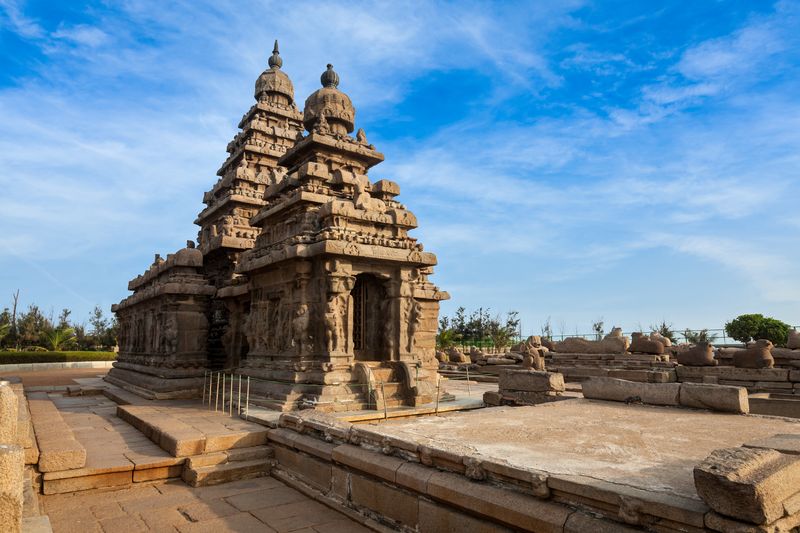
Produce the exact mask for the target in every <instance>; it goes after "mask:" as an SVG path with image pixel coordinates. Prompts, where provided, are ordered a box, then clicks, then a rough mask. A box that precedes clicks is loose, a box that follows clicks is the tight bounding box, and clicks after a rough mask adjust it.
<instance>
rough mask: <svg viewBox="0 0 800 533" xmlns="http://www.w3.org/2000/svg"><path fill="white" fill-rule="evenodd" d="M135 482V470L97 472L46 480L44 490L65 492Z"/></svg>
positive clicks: (57, 492)
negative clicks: (109, 472)
mask: <svg viewBox="0 0 800 533" xmlns="http://www.w3.org/2000/svg"><path fill="white" fill-rule="evenodd" d="M132 482H133V471H132V470H129V471H127V472H113V473H111V474H97V475H94V476H80V477H69V478H63V479H53V480H50V481H47V480H45V481H44V483H43V486H42V488H43V492H44V493H45V494H63V493H66V492H78V491H81V490H90V489H102V488H108V487H119V486H123V485H130V484H131V483H132Z"/></svg>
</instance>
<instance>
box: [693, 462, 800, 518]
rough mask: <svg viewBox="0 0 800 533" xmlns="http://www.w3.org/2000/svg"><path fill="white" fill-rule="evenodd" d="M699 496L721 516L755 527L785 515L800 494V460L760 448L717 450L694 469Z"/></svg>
mask: <svg viewBox="0 0 800 533" xmlns="http://www.w3.org/2000/svg"><path fill="white" fill-rule="evenodd" d="M694 482H695V488H696V489H697V494H698V495H699V496H700V497H701V498H702V499H703V501H705V502H706V504H708V506H709V507H711V508H712V509H713V510H714V511H716V512H717V513H719V514H721V515H723V516H726V517H730V518H734V519H738V520H743V521H745V522H749V523H751V524H768V523H770V522H774V521H775V520H777V519H779V518H781V517H782V516H783V514H784V501H785V500H787V499H788V498H789V497H791V496H793V495H794V494H796V493H797V492H800V457H798V456H793V455H787V454H782V453H780V452H777V451H775V450H770V449H760V448H724V449H721V450H715V451H713V452H712V453H711V455H709V456H708V457H707V458H706V459H705V460H704V461H703V462H702V463H700V464H699V465H697V466H696V467H695V468H694Z"/></svg>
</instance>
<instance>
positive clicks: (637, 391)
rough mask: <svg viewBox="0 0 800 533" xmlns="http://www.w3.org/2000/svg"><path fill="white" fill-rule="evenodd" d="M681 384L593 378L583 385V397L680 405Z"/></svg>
mask: <svg viewBox="0 0 800 533" xmlns="http://www.w3.org/2000/svg"><path fill="white" fill-rule="evenodd" d="M680 388H681V384H680V383H639V382H636V381H625V380H622V379H615V378H602V377H601V378H591V379H589V380H587V381H585V382H584V383H583V396H584V397H585V398H589V399H594V400H611V401H616V402H624V401H632V400H633V401H642V402H643V403H647V404H651V405H680V402H679V395H680Z"/></svg>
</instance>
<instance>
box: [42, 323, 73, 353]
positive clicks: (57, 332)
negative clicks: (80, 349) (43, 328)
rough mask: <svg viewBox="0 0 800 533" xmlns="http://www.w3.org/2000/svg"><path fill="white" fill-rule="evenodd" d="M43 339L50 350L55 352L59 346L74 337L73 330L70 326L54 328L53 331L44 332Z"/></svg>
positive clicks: (59, 348)
mask: <svg viewBox="0 0 800 533" xmlns="http://www.w3.org/2000/svg"><path fill="white" fill-rule="evenodd" d="M44 338H45V341H46V343H47V345H48V346H49V347H50V350H52V351H54V352H57V351H59V350H61V347H62V346H63V345H64V344H66V343H68V342H70V341H71V340H73V339H75V330H74V329H72V328H55V329H54V330H53V331H51V332H49V333H45V334H44Z"/></svg>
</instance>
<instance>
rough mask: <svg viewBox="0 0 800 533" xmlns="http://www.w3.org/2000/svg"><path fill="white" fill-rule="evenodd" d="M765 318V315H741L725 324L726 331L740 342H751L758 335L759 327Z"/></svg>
mask: <svg viewBox="0 0 800 533" xmlns="http://www.w3.org/2000/svg"><path fill="white" fill-rule="evenodd" d="M763 320H764V315H759V314H748V315H739V316H737V317H736V318H734V319H733V320H731V321H730V322H728V323H727V324H725V333H727V334H728V335H729V336H730V337H732V338H733V339H734V340H737V341H739V342H744V343H747V342H750V341H751V340H753V339H754V338H756V337H757V336H758V328H759V326H760V325H761V322H762V321H763Z"/></svg>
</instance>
